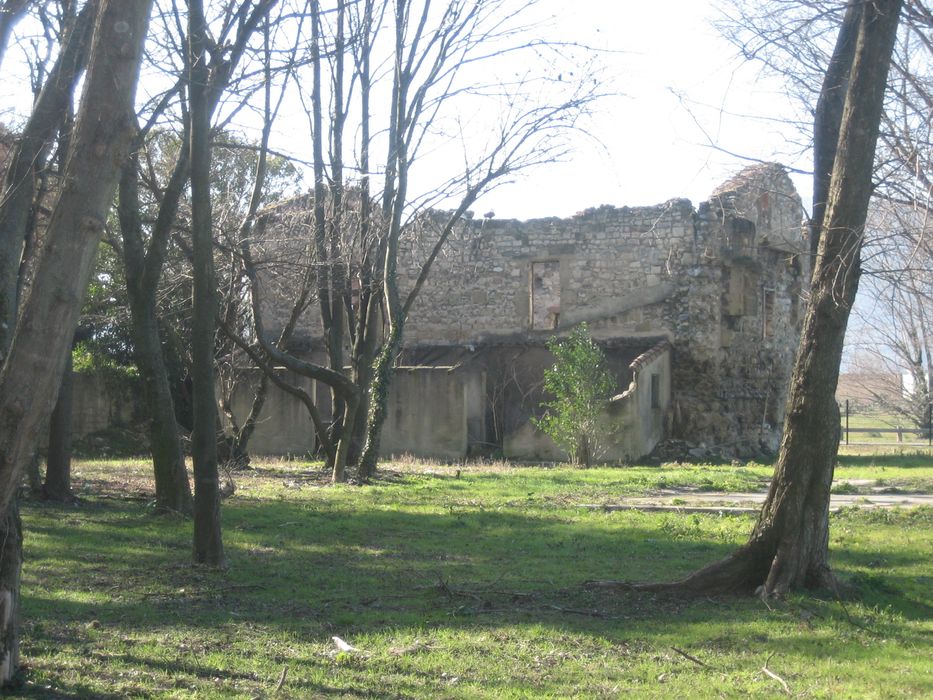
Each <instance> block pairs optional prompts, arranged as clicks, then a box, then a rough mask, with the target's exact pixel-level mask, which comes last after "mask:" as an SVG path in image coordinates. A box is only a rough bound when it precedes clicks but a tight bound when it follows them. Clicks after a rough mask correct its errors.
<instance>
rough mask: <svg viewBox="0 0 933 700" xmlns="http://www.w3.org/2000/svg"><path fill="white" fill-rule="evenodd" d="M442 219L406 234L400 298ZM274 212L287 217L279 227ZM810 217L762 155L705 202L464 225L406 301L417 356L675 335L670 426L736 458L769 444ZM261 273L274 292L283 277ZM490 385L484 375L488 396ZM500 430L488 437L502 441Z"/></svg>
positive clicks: (274, 317) (774, 434)
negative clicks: (574, 337)
mask: <svg viewBox="0 0 933 700" xmlns="http://www.w3.org/2000/svg"><path fill="white" fill-rule="evenodd" d="M307 204H308V203H307V202H306V201H303V204H302V202H298V203H297V204H295V205H294V206H291V205H290V206H288V207H283V208H280V209H281V211H279V210H277V212H279V213H276V214H275V216H274V217H272V218H270V219H269V222H268V226H267V227H266V228H267V231H270V232H272V238H273V239H275V238H276V237H279V238H283V239H287V238H289V236H288V235H286V234H285V232H284V231H285V229H289V230H292V231H298V230H299V229H301V226H303V225H305V224H303V223H302V221H305V219H306V218H307V216H308V214H307V213H306V214H301V209H302V206H307ZM302 216H304V217H305V219H302ZM434 216H435V217H436V221H434V220H433V218H432V216H428V217H426V219H425V220H423V221H421V222H420V225H419V226H413V227H411V229H410V230H409V231H408V232H407V233H406V235H405V236H404V237H403V240H402V241H401V245H400V257H399V274H400V280H399V282H400V287H401V289H402V294H403V297H404V295H405V294H406V293H407V291H408V290H409V289H410V288H411V287H412V285H413V284H414V281H415V279H416V278H417V275H418V273H419V271H420V268H421V265H422V263H423V261H424V260H425V259H427V257H428V255H429V254H430V251H431V249H432V247H433V245H434V242H435V240H436V228H437V226H432V222H433V223H437V225H440V224H439V222H440V221H442V219H443V214H436V215H434ZM277 217H278V219H279V220H288V221H290V222H291V223H289V224H288V226H285V227H284V228H282V227H281V226H280V228H276V226H277V225H278V224H276V218H277ZM802 220H803V209H802V206H801V203H800V198H799V196H798V195H797V193H796V191H795V190H794V187H793V184H792V183H791V181H790V179H789V177H788V176H787V174H786V172H785V171H784V169H783V168H782V167H781V166H779V165H775V164H762V165H756V166H752V167H749V168H746V169H745V170H743V171H741V172H740V173H739V174H738V175H736V177H734V178H732V179H731V180H729V181H728V182H726V183H724V184H723V185H722V186H721V187H719V188H717V189H716V191H715V192H713V194H712V196H711V197H710V198H709V199H708V200H707V201H705V202H703V203H701V204H700V205H699V206H698V207H696V208H695V207H694V206H693V205H692V204H691V203H690V202H689V201H688V200H685V199H672V200H669V201H668V202H665V203H663V204H660V205H656V206H648V207H612V206H601V207H598V208H593V209H587V210H586V211H584V212H580V213H579V214H577V215H576V216H573V217H571V218H568V219H557V218H547V219H535V220H531V221H523V222H522V221H514V220H498V219H494V218H488V219H486V218H484V219H483V220H468V221H464V222H463V223H462V224H460V225H459V226H458V227H457V228H456V230H455V231H454V232H453V233H452V235H451V237H450V239H449V241H448V243H447V244H446V246H445V248H444V249H443V251H442V253H441V255H440V256H439V257H438V259H437V260H436V261H435V263H434V267H433V268H432V271H431V274H430V276H429V277H428V279H427V281H426V283H425V285H424V287H423V289H422V291H421V294H420V296H419V297H418V299H417V301H416V302H415V304H414V306H413V307H412V309H411V314H410V317H409V319H408V322H407V324H406V327H405V347H406V353H407V354H408V356H413V355H418V353H419V351H420V350H424V351H425V352H424V353H422V355H423V357H422V358H420V359H419V360H417V362H418V363H419V364H420V363H422V362H423V363H424V364H431V363H432V362H433V363H438V362H447V363H448V364H450V362H449V357H447V358H446V359H445V358H444V355H445V352H444V351H440V352H434V350H437V349H442V350H443V349H444V348H447V349H449V350H450V352H454V351H455V350H456V349H460V350H463V351H465V352H471V353H472V352H474V351H476V352H479V351H484V350H487V349H495V348H500V349H501V348H503V347H506V346H508V347H513V348H521V347H529V348H531V347H538V348H542V347H543V345H544V343H545V341H546V340H547V339H548V338H549V337H551V336H553V335H555V334H557V335H561V334H564V333H567V332H569V331H570V330H571V329H572V328H574V327H575V326H576V325H578V324H579V323H581V322H586V323H587V324H588V326H589V329H590V331H591V333H592V334H593V336H594V337H595V338H596V339H598V340H600V341H603V342H604V343H611V342H614V341H619V340H623V339H625V340H628V341H632V340H636V341H637V340H638V339H643V340H644V341H646V342H647V343H648V344H649V345H650V344H652V343H654V342H656V340H657V339H658V338H666V339H668V340H669V341H670V342H671V344H672V350H671V355H670V392H671V397H672V398H671V403H670V408H669V415H668V416H667V420H666V423H667V424H668V425H669V426H670V434H669V435H668V436H669V437H677V438H682V439H685V440H687V441H689V442H692V443H696V444H703V445H706V446H707V447H710V448H713V449H715V450H719V451H720V452H723V453H727V454H728V453H731V454H736V455H739V456H743V455H747V456H751V455H752V454H754V453H756V452H759V451H761V450H768V449H773V448H775V447H776V445H777V441H778V438H779V433H780V427H781V423H782V420H783V413H784V402H785V398H786V388H787V384H788V381H789V377H790V370H791V366H792V361H793V354H794V351H795V349H796V344H797V338H798V335H799V331H800V321H801V319H802V317H803V308H804V304H805V295H806V287H807V281H808V278H809V260H808V257H807V251H808V245H807V241H806V239H805V237H804V229H803V227H802ZM267 235H268V234H267ZM290 245H292V247H294V244H290ZM296 256H297V253H295V254H294V255H280V256H279V257H280V258H282V259H285V258H294V259H297V257H296ZM271 269H272V268H270V270H271ZM266 277H268V279H267V281H266V282H265V284H266V285H267V286H268V287H269V288H270V289H272V288H274V287H275V285H276V284H277V283H278V284H280V285H281V284H282V282H281V280H282V279H284V278H278V282H277V277H276V275H274V274H267V275H266ZM266 306H267V313H266V315H267V330H268V331H269V332H270V333H275V332H277V331H278V330H279V328H281V325H282V323H283V320H282V319H283V318H284V317H285V315H286V312H287V308H286V307H285V306H284V305H283V304H281V303H279V304H276V303H272V302H268V303H267V304H266ZM316 318H317V316H316V311H315V308H314V305H312V308H311V309H310V310H309V312H308V313H307V314H306V316H305V318H304V319H303V321H302V324H301V327H302V328H303V329H304V331H303V332H299V333H298V334H296V337H297V338H299V339H300V343H299V344H302V343H303V344H304V345H305V346H306V347H307V348H308V349H309V351H310V350H313V349H314V348H315V347H319V343H316V342H315V339H319V338H320V330H319V329H320V324H319V322H318V321H317V320H316ZM648 341H650V342H648ZM643 349H644V348H643ZM448 355H449V353H448ZM425 357H427V358H433V359H425ZM406 361H408V360H406ZM536 371H537V370H536ZM495 387H496V384H495V382H494V381H493V378H492V375H491V374H489V376H488V381H487V390H486V394H487V397H489V396H490V395H491V394H492V393H493V392H494V391H495ZM523 410H524V409H523ZM488 424H489V421H488V420H487V427H488ZM474 432H476V431H475V430H474ZM488 432H489V431H488V430H487V433H488ZM493 432H495V431H493ZM500 433H501V431H500ZM503 437H504V436H503V434H498V435H494V436H492V437H491V438H490V436H489V435H487V439H494V440H497V441H498V444H500V445H502V440H503Z"/></svg>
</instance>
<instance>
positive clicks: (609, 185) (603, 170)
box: [482, 0, 810, 218]
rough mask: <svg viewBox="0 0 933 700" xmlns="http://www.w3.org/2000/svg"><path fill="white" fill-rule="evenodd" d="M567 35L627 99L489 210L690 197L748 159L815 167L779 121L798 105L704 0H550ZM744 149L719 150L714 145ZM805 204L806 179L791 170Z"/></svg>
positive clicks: (522, 214)
mask: <svg viewBox="0 0 933 700" xmlns="http://www.w3.org/2000/svg"><path fill="white" fill-rule="evenodd" d="M550 4H551V6H552V7H553V11H554V13H555V14H556V15H557V16H558V24H559V26H560V27H561V28H562V30H566V37H567V38H568V39H577V40H579V41H582V42H587V43H591V44H594V45H596V46H598V47H600V48H605V49H611V50H614V51H615V52H616V53H612V54H609V53H607V54H604V56H603V60H604V61H606V62H607V64H608V65H609V67H610V70H611V72H612V73H613V74H614V76H615V79H616V81H617V88H618V90H619V91H621V92H623V93H624V95H623V96H621V97H618V98H611V99H608V100H606V101H605V103H604V104H603V106H602V109H601V114H600V115H599V116H598V117H597V118H596V119H595V121H594V123H593V126H592V133H593V136H594V137H595V138H596V139H598V140H599V141H600V142H601V143H602V146H599V145H598V144H597V143H595V142H594V141H593V140H587V139H584V138H581V139H580V140H579V144H578V149H577V151H576V153H575V155H574V157H573V158H572V160H571V162H568V163H563V164H560V165H554V166H548V167H547V168H546V169H545V170H542V171H539V172H537V173H536V174H534V175H532V176H530V177H529V178H527V179H526V180H525V181H523V182H521V183H519V184H516V185H512V186H509V187H507V188H504V189H502V190H500V191H497V192H494V193H492V194H491V195H490V196H489V197H487V198H485V199H483V200H482V206H484V207H487V206H488V208H492V209H495V211H496V214H497V215H498V216H505V217H516V218H527V217H532V216H544V215H559V216H566V215H568V214H572V213H574V212H576V211H579V210H581V209H584V208H586V207H590V206H598V205H600V204H613V205H626V204H628V205H639V204H654V203H658V202H662V201H665V200H667V199H670V198H672V197H688V198H689V199H691V200H692V201H693V202H694V204H696V203H698V202H699V201H702V200H703V199H705V198H706V197H708V196H709V194H710V192H711V190H712V189H713V188H714V187H715V186H716V185H718V184H719V183H721V182H722V181H724V180H725V179H727V178H728V177H729V176H730V175H731V174H732V173H734V172H735V171H737V170H738V169H740V168H742V167H744V166H745V165H748V164H749V161H745V160H742V158H740V157H738V156H739V155H741V156H746V157H749V158H757V159H760V160H764V161H778V162H783V163H785V164H788V165H791V166H794V167H796V168H799V169H801V170H809V168H810V162H809V154H803V155H802V156H801V154H800V153H799V152H798V151H799V149H798V148H795V147H794V146H793V145H791V144H789V143H788V136H790V137H791V138H793V137H794V136H796V134H794V133H792V127H790V126H789V125H786V124H784V123H782V121H781V120H782V118H784V117H790V116H792V115H793V106H792V105H791V104H790V103H789V102H788V100H787V98H786V97H784V96H783V95H782V94H781V90H780V89H781V86H780V84H779V83H777V82H776V81H774V80H767V79H763V78H762V77H761V76H760V72H759V66H758V65H757V64H754V63H749V62H746V61H744V60H743V59H742V58H740V57H738V56H737V51H736V49H735V48H734V47H733V46H732V45H731V44H729V43H728V42H727V41H726V40H724V39H723V38H721V37H720V36H719V35H718V34H717V32H716V30H715V29H714V28H713V27H712V25H711V23H710V21H711V19H712V18H714V17H715V16H716V12H717V11H716V9H715V7H714V5H713V3H712V2H708V1H707V0H668V1H666V2H664V1H662V2H650V3H649V2H643V1H639V0H575V1H574V2H566V1H565V0H550ZM711 141H712V142H713V143H715V144H716V145H717V146H718V147H719V148H721V149H725V150H726V151H729V152H731V153H734V154H737V155H729V154H727V153H723V152H722V151H720V150H717V149H716V148H713V147H712V146H711V143H710V142H711ZM794 180H795V183H796V184H797V188H798V189H799V190H800V191H801V195H802V197H803V198H804V200H805V201H807V200H808V199H809V197H808V191H809V188H810V182H809V178H808V177H806V176H802V175H795V176H794Z"/></svg>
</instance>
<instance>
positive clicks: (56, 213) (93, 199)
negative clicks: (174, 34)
mask: <svg viewBox="0 0 933 700" xmlns="http://www.w3.org/2000/svg"><path fill="white" fill-rule="evenodd" d="M150 10H151V2H145V1H144V0H139V1H138V2H131V3H128V2H124V1H123V0H102V1H101V5H100V10H99V12H98V16H97V21H96V24H95V29H94V38H93V41H92V44H91V53H90V60H89V66H88V73H87V77H86V80H85V85H84V92H83V94H82V98H81V102H80V108H79V111H78V118H77V122H76V125H75V130H74V136H73V139H72V145H71V150H70V154H69V157H68V160H67V163H66V166H65V177H64V180H63V184H62V188H61V192H60V194H59V196H58V200H57V201H56V204H55V207H54V209H53V211H52V214H51V217H50V219H49V223H48V228H47V232H46V238H45V245H44V246H43V248H42V253H41V256H40V258H39V261H38V264H37V268H36V276H35V281H34V283H33V285H32V287H31V289H30V292H29V295H28V298H27V299H26V301H25V304H24V306H23V310H22V313H21V315H20V319H19V323H18V324H17V326H16V331H15V334H14V337H13V343H12V346H11V347H10V352H9V354H8V355H7V356H6V358H5V360H4V363H3V368H2V370H0V542H2V543H3V549H2V552H0V608H2V610H0V612H2V614H0V683H7V682H9V681H10V679H11V678H12V676H13V673H14V672H15V671H16V668H17V665H18V653H19V638H18V631H17V618H18V609H19V579H20V569H21V564H22V553H21V545H20V543H21V528H20V522H19V514H18V512H17V510H16V507H15V505H14V501H13V496H14V493H15V491H16V489H17V487H18V485H19V481H20V477H21V475H22V473H23V470H24V468H25V466H26V463H27V461H28V460H29V459H30V457H31V455H32V452H33V449H34V446H35V441H36V434H37V431H38V430H39V427H40V426H41V425H42V424H43V423H44V421H45V420H46V419H47V418H48V412H49V410H50V407H51V406H52V404H53V403H54V400H55V396H56V394H57V391H58V384H59V382H60V380H61V376H62V371H63V370H64V367H65V363H66V361H67V357H68V353H69V352H70V350H71V340H72V335H73V333H74V329H75V327H76V325H77V322H78V316H79V314H80V310H81V301H82V298H83V296H84V293H85V290H86V289H87V285H88V281H89V279H90V276H91V272H92V268H93V262H94V257H95V254H96V252H97V246H98V243H99V242H100V238H101V236H102V234H103V232H104V227H105V222H106V219H107V212H108V210H109V208H110V204H111V202H112V198H113V193H114V189H115V186H116V182H117V177H118V172H119V168H120V165H121V164H122V162H123V161H124V159H125V158H126V156H127V152H128V150H129V144H130V140H131V138H132V130H131V123H132V120H131V115H132V114H133V111H134V99H135V94H136V82H137V79H138V76H139V65H140V56H141V55H142V48H143V43H144V40H145V37H146V29H147V26H148V21H149V12H150Z"/></svg>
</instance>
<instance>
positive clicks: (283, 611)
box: [23, 491, 933, 698]
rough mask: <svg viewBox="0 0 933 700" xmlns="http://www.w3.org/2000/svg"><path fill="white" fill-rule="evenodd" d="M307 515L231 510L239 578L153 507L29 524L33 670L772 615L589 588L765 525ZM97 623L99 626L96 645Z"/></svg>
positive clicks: (872, 590)
mask: <svg viewBox="0 0 933 700" xmlns="http://www.w3.org/2000/svg"><path fill="white" fill-rule="evenodd" d="M348 494H349V495H348ZM286 498H287V499H288V500H286ZM301 499H302V500H298V499H297V497H296V498H293V497H292V494H287V493H286V494H283V495H282V498H281V499H278V498H277V497H271V498H264V499H262V500H260V499H254V498H249V499H234V500H232V501H230V502H229V503H228V504H227V505H226V506H225V509H224V528H225V543H226V548H227V555H228V559H229V561H230V568H229V569H228V570H226V571H216V570H211V569H204V568H192V567H191V566H190V565H189V563H188V556H189V551H190V522H188V521H185V520H182V519H178V518H160V517H153V516H152V515H150V514H149V513H148V512H147V511H146V510H144V509H143V508H141V507H140V506H139V504H138V503H130V502H120V501H115V500H107V501H99V500H93V499H92V500H90V501H88V502H87V503H86V504H85V505H84V506H82V507H81V508H78V509H75V508H70V507H56V506H51V505H46V504H42V505H36V504H32V505H29V506H27V508H26V515H27V534H26V548H27V557H28V559H27V563H26V567H25V576H26V579H25V585H24V594H23V605H24V616H25V619H26V620H27V628H26V634H25V635H24V643H25V646H24V649H25V652H26V654H27V656H28V655H29V654H33V655H36V656H38V655H39V654H40V653H43V654H46V655H48V656H52V655H54V653H55V651H57V649H59V648H71V649H73V650H76V652H75V653H77V654H82V653H86V651H83V650H86V649H88V648H94V645H95V644H96V643H97V642H98V641H99V640H101V641H104V642H108V643H111V642H113V641H114V637H117V636H120V635H130V636H132V635H134V634H139V635H143V636H144V635H145V634H146V633H149V632H153V631H157V632H160V633H164V634H165V635H166V636H169V635H175V636H176V637H177V638H179V639H185V638H188V637H191V638H204V637H211V638H215V637H218V638H225V639H226V640H227V642H225V643H229V644H234V643H236V642H237V639H238V635H242V634H247V635H248V634H252V632H251V630H264V631H269V630H273V631H274V632H275V633H276V634H277V635H284V636H285V637H287V638H296V639H303V640H308V639H312V640H317V641H318V642H319V643H320V644H324V645H326V644H328V643H329V638H330V636H331V635H338V636H341V637H344V638H348V639H352V638H353V637H354V636H359V635H365V634H369V633H379V632H383V631H386V630H393V629H399V630H422V629H427V630H430V629H435V628H441V627H443V628H450V629H468V628H486V627H491V626H495V625H519V626H521V625H544V626H547V627H552V628H554V629H558V630H561V631H568V632H583V633H587V634H592V635H595V636H598V637H602V638H609V639H612V638H619V637H624V636H626V635H632V634H636V633H637V634H641V635H642V637H643V638H645V637H648V636H649V635H657V634H660V635H670V636H671V637H672V638H676V637H677V635H678V634H679V633H680V629H681V627H683V626H684V625H687V624H695V625H699V626H702V625H705V624H726V625H729V626H732V625H735V624H737V623H740V622H742V621H743V620H744V621H749V620H754V619H758V618H760V617H761V615H762V614H764V613H763V610H764V609H763V608H762V607H761V606H759V605H756V604H755V603H753V602H748V601H730V600H728V599H726V600H724V601H722V602H719V603H717V602H712V603H711V602H709V601H682V600H676V599H669V598H663V597H657V596H651V595H636V594H631V593H610V592H607V591H604V590H588V589H585V588H583V587H581V586H580V584H581V583H582V582H583V581H586V580H588V579H606V578H612V579H623V580H631V581H638V580H666V579H674V578H678V577H681V576H683V575H685V574H687V573H689V572H690V571H692V570H694V569H695V568H697V567H699V566H702V565H703V564H705V563H708V562H711V561H714V560H715V559H717V558H720V557H722V556H724V555H725V554H727V553H729V552H730V551H732V550H733V549H734V547H735V546H736V544H737V543H738V542H741V541H742V540H744V537H745V535H746V534H747V532H748V530H749V529H750V528H751V525H752V522H753V520H752V518H750V517H724V518H719V519H714V518H700V517H696V516H683V515H679V514H645V513H639V512H626V513H611V514H610V513H582V512H580V511H578V510H575V509H564V510H558V509H545V508H535V507H528V508H523V507H518V506H510V507H495V508H487V507H484V505H483V503H481V502H470V501H462V500H461V501H454V500H447V501H444V500H443V499H441V500H440V501H435V502H433V503H432V504H423V503H418V502H416V501H413V502H411V503H408V504H406V505H404V506H399V505H395V504H393V499H392V498H390V497H386V495H385V494H382V495H379V494H374V493H373V492H363V493H362V494H360V493H356V492H354V493H352V494H350V492H345V493H344V494H341V492H339V491H336V492H334V493H331V494H328V495H327V497H324V498H317V497H313V496H309V495H308V494H307V493H305V494H302V496H301ZM859 517H861V516H859ZM872 517H880V516H872ZM871 556H872V555H870V554H868V553H866V552H864V551H849V550H841V551H839V552H835V553H834V562H835V563H836V565H837V566H838V567H839V568H840V569H841V570H846V569H853V568H854V569H858V568H864V567H871V566H872V565H873V560H872V559H871ZM883 556H884V559H885V567H889V568H892V569H895V570H896V569H897V568H907V567H912V566H914V565H916V564H918V563H922V562H923V558H922V557H920V556H919V555H914V554H913V553H908V552H905V551H904V550H903V549H901V550H897V551H890V552H885V554H884V555H883ZM860 575H862V579H856V581H855V583H856V584H858V585H860V586H862V587H863V588H864V589H865V590H866V591H867V593H866V597H867V598H869V599H870V604H872V605H877V606H879V607H887V608H890V609H892V610H895V611H896V612H898V613H899V614H901V615H903V616H904V617H905V618H907V619H929V618H930V616H931V613H933V609H931V607H930V606H929V605H928V604H927V603H926V602H924V601H923V600H922V599H921V597H920V596H919V595H915V593H916V591H917V590H918V589H917V587H916V586H911V585H910V581H909V580H908V579H907V578H906V577H905V576H903V575H901V574H899V573H891V574H890V575H889V573H888V572H885V574H884V576H883V577H878V578H877V579H873V578H872V577H871V576H867V577H866V576H865V575H863V574H860ZM92 621H94V622H96V623H97V624H98V626H90V627H89V626H88V625H89V624H90V623H91V622H92ZM244 630H246V631H245V632H244ZM639 631H640V632H639ZM256 635H257V639H259V640H261V639H263V637H262V636H261V635H260V634H259V632H256ZM905 635H907V636H905V639H907V638H908V637H911V638H912V636H913V633H912V632H910V633H906V632H905ZM247 641H248V640H247ZM918 641H919V640H918ZM114 643H116V644H117V646H118V647H119V645H120V644H124V643H125V642H114ZM258 643H259V644H263V643H264V642H262V641H260V642H258ZM801 644H803V642H801ZM801 648H802V647H801ZM260 652H261V653H268V652H267V651H265V650H260ZM109 658H110V661H111V662H116V663H122V664H127V665H131V666H134V667H137V668H143V667H145V668H149V669H151V670H153V672H158V673H162V674H167V675H169V676H170V677H171V676H175V675H178V674H186V675H189V676H193V677H195V678H198V679H208V680H209V679H211V678H214V677H219V678H222V679H224V680H225V681H236V680H238V679H239V680H242V681H255V678H254V676H252V675H250V674H249V673H246V672H241V671H239V670H236V671H234V670H230V669H229V668H225V667H224V664H223V663H217V664H214V663H212V662H211V661H209V660H208V659H206V658H198V657H195V656H192V655H191V654H190V652H186V653H185V654H182V655H181V656H179V657H178V658H176V659H166V658H164V657H162V656H146V655H145V654H144V653H137V652H134V651H132V650H127V649H126V648H125V647H124V649H123V650H122V651H120V652H119V653H117V654H115V655H113V656H111V657H109ZM306 663H307V664H308V665H309V667H314V664H320V663H321V662H320V658H318V659H311V658H309V659H307V660H306ZM290 683H293V684H295V685H290V687H292V688H294V687H296V686H298V687H300V688H301V689H302V690H303V691H305V692H306V693H307V695H309V696H314V695H330V694H342V695H351V696H352V695H354V694H356V695H366V694H367V692H368V691H366V689H365V688H363V689H360V690H358V691H357V690H355V689H354V688H353V687H347V686H341V687H339V688H337V687H331V686H329V685H328V684H327V683H326V682H323V681H320V680H319V679H317V678H315V679H314V680H309V679H307V678H294V679H292V681H290ZM399 683H401V684H402V685H404V681H399ZM399 683H397V684H396V686H394V687H395V689H396V691H397V690H398V688H399V687H402V686H400V685H399ZM302 684H303V685H302ZM23 692H24V693H25V694H24V695H23V697H62V698H69V697H91V696H94V697H102V696H100V695H99V694H97V695H94V694H92V693H90V691H87V690H86V689H85V688H83V687H82V686H77V685H76V686H74V687H73V688H67V686H66V689H65V690H59V691H56V692H60V693H63V694H60V695H41V694H35V693H33V692H32V690H29V688H26V689H24V691H23ZM69 693H70V694H69ZM114 697H116V696H114Z"/></svg>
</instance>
